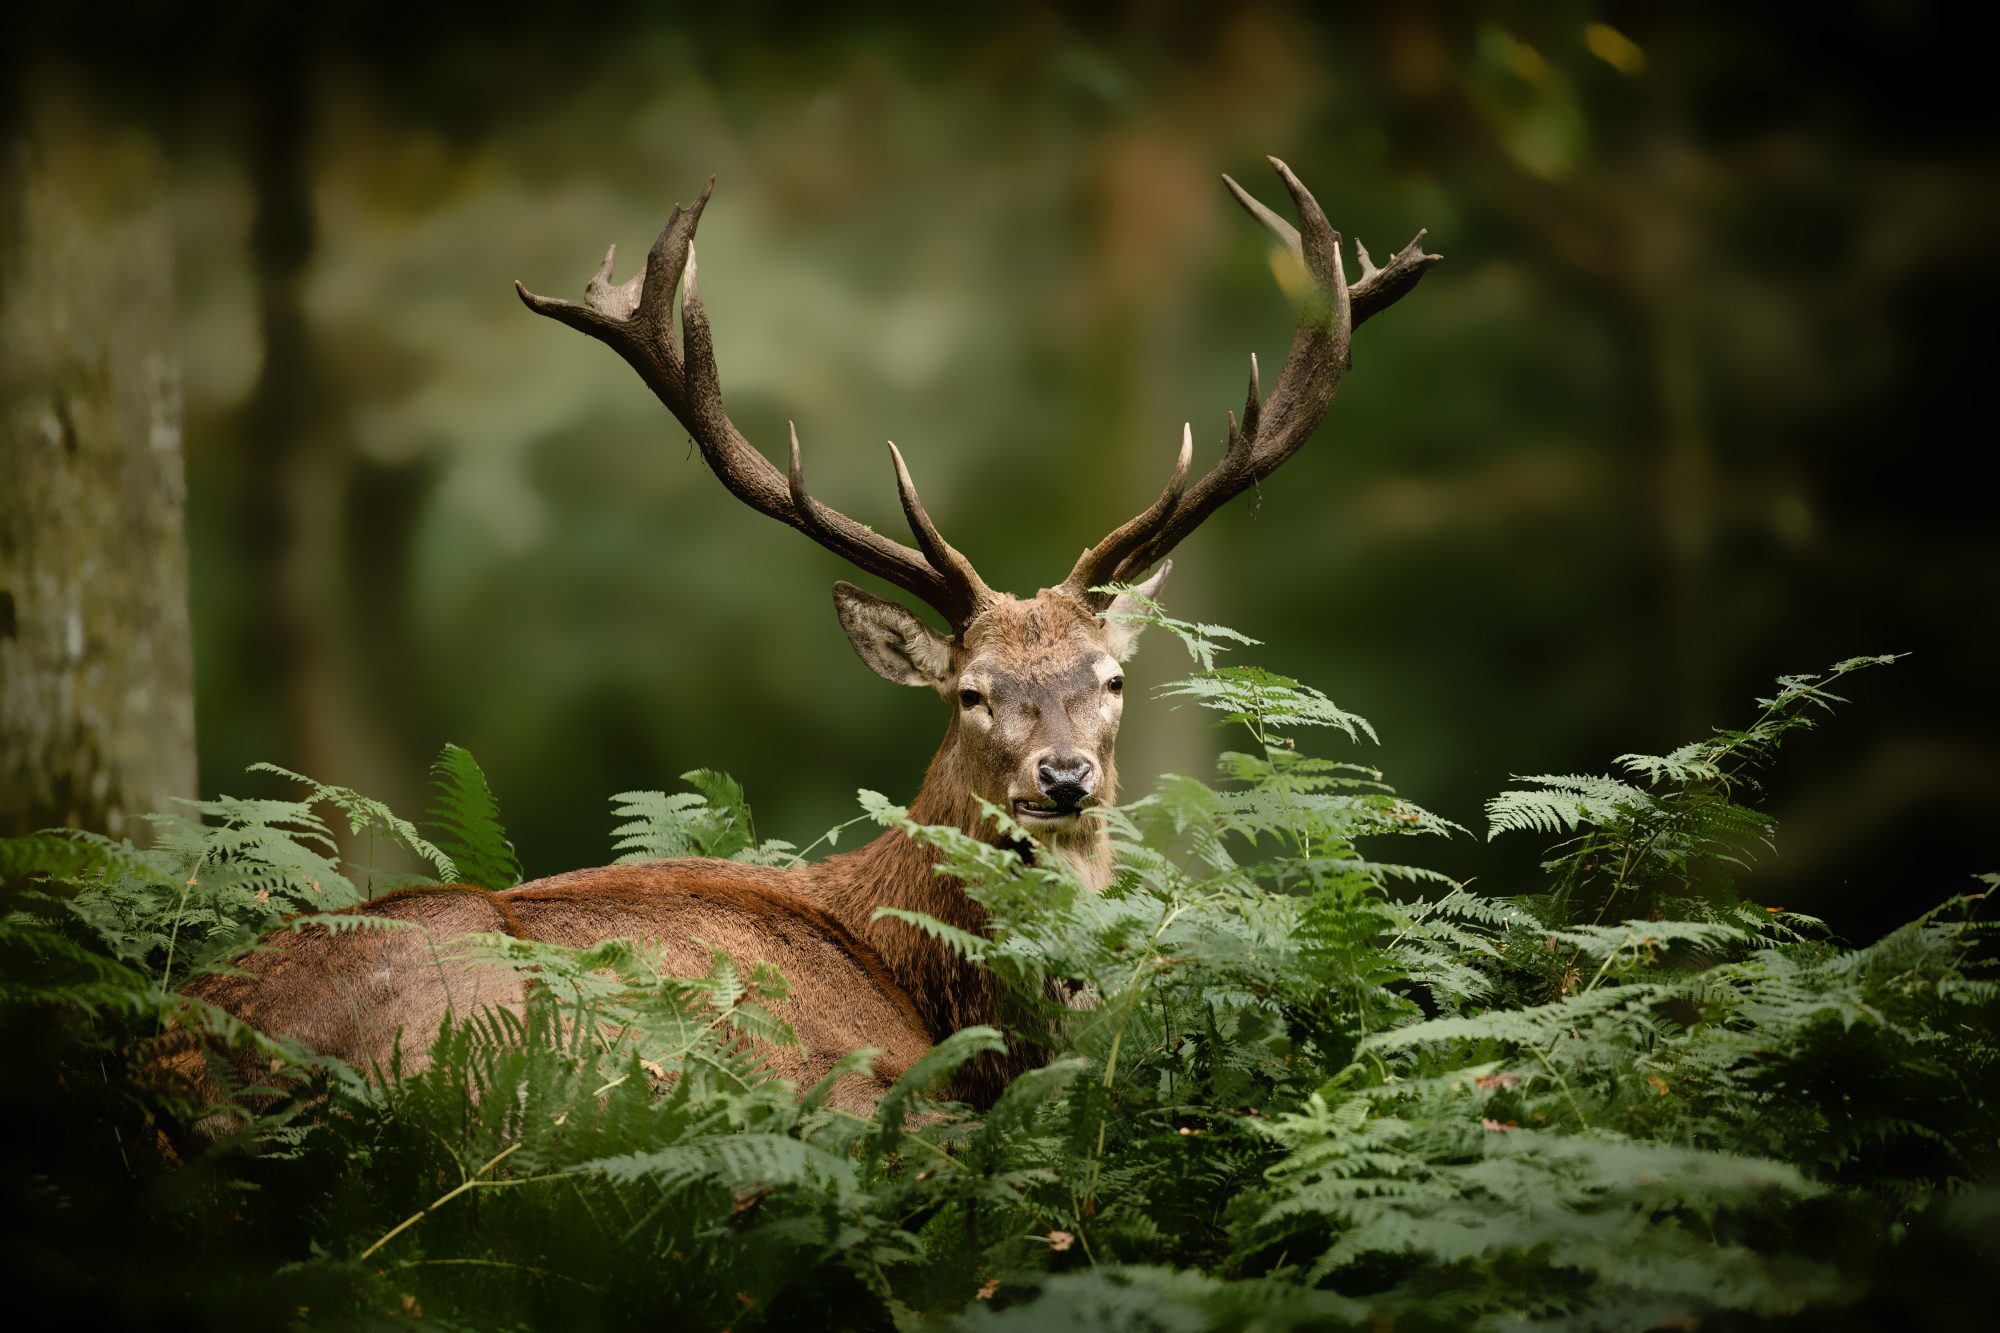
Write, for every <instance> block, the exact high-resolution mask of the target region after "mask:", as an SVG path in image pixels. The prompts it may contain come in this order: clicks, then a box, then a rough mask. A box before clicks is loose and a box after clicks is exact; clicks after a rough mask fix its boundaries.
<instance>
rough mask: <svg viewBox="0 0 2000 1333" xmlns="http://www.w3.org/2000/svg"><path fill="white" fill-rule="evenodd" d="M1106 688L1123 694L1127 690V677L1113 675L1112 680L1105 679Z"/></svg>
mask: <svg viewBox="0 0 2000 1333" xmlns="http://www.w3.org/2000/svg"><path fill="white" fill-rule="evenodd" d="M1104 688H1105V689H1107V690H1110V691H1111V692H1112V693H1113V694H1122V693H1124V691H1125V677H1123V676H1113V677H1112V678H1111V679H1110V680H1107V681H1105V682H1104Z"/></svg>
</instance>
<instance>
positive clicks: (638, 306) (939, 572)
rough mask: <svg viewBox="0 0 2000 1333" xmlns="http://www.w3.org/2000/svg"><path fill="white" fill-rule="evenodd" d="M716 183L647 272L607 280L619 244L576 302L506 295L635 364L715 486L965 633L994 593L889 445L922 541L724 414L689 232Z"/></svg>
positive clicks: (665, 235)
mask: <svg viewBox="0 0 2000 1333" xmlns="http://www.w3.org/2000/svg"><path fill="white" fill-rule="evenodd" d="M714 188H715V180H714V178H713V177H711V178H710V179H709V182H708V184H707V185H706V186H704V187H703V188H702V192H701V197H700V198H698V199H696V200H695V201H694V204H693V206H691V207H689V208H686V209H683V208H680V207H679V206H678V205H677V206H676V207H675V208H674V211H673V213H672V215H671V216H669V217H668V219H667V225H666V226H665V227H664V228H663V229H662V230H661V232H660V236H659V239H658V240H656V241H654V242H653V248H652V251H651V253H649V254H648V255H647V256H646V267H645V269H644V271H643V272H641V273H636V274H634V275H633V276H631V277H630V278H627V279H626V280H625V281H624V282H622V283H616V284H614V283H613V282H612V281H611V266H612V263H613V261H614V260H615V259H616V258H617V255H618V247H617V246H615V245H614V246H612V247H611V248H610V249H608V250H606V251H605V252H604V262H603V263H602V264H601V265H599V266H598V269H597V274H596V276H594V277H593V278H591V280H590V282H589V284H588V285H587V286H586V287H585V288H584V299H583V303H582V304H580V305H579V304H578V303H576V302H574V301H563V300H557V299H555V298H552V297H547V296H537V295H535V294H534V293H533V292H531V291H529V290H528V289H527V288H526V287H524V286H522V285H521V284H520V283H518V282H517V283H515V284H514V290H515V291H516V292H518V293H519V294H520V297H521V300H522V302H523V303H524V304H525V305H526V306H527V307H528V309H530V310H532V311H534V312H535V313H536V314H538V315H546V316H548V317H549V318H550V319H553V320H556V321H558V322H559V323H563V324H567V325H568V326H569V327H571V328H573V329H575V330H577V331H578V332H579V333H584V334H588V335H589V336H590V337H592V338H595V339H597V340H598V341H599V342H601V343H604V344H605V345H607V346H609V347H610V348H611V349H612V350H614V351H616V352H617V353H618V354H619V355H620V356H622V357H624V358H625V360H626V362H627V363H628V364H629V365H630V366H631V367H632V368H633V369H634V370H636V371H638V372H639V377H640V378H641V379H643V380H644V381H645V382H646V384H647V386H648V387H650V388H651V389H652V391H653V393H654V394H655V395H656V396H657V397H658V398H659V400H660V401H661V402H662V403H664V404H666V407H667V410H668V411H669V412H672V413H673V414H674V417H675V419H677V420H678V421H679V422H680V423H681V425H682V426H684V427H686V428H687V431H688V433H689V434H690V435H692V436H693V437H694V442H695V444H696V446H697V447H699V448H700V450H701V456H702V459H703V460H704V461H705V462H706V463H707V464H708V466H709V470H710V471H712V472H714V473H715V475H716V477H717V478H719V479H720V480H721V482H722V484H723V485H724V486H725V487H727V488H728V489H729V493H730V494H731V495H734V496H735V497H736V498H737V499H739V500H741V501H743V503H745V504H747V505H749V506H750V507H751V508H752V509H755V510H757V511H758V512H759V513H762V514H768V515H770V516H771V517H772V518H775V519H777V520H778V521H779V522H781V523H784V524H787V525H788V526H790V527H794V528H797V529H798V530H799V531H800V532H803V533H804V534H805V535H806V536H808V537H810V538H812V539H813V540H814V541H816V542H818V543H819V544H820V545H821V546H823V547H825V548H826V549H827V550H829V551H832V552H833V553H834V554H835V555H838V556H840V557H841V558H843V559H845V560H847V561H848V562H849V563H851V564H853V565H855V566H856V567H858V568H860V569H863V570H865V571H867V572H868V573H870V574H875V575H877V576H879V577H881V578H884V579H886V580H888V581H889V582H890V583H893V584H895V585H896V586H897V587H899V588H902V589H904V590H905V591H907V592H909V593H912V594H914V595H915V596H918V597H921V598H923V599H924V601H926V602H928V603H930V604H931V605H932V606H934V607H936V608H937V609H938V611H939V612H940V613H941V614H943V615H944V617H945V618H946V619H947V620H948V621H950V622H951V624H952V626H953V628H954V629H962V628H963V627H964V625H965V624H966V622H967V621H969V620H970V619H971V618H972V617H973V615H975V614H976V613H977V612H978V610H979V608H980V607H981V606H983V605H984V604H985V603H987V602H988V601H990V600H991V599H992V598H993V596H994V594H993V591H992V590H991V589H990V588H988V587H987V586H986V584H985V582H984V581H983V580H982V579H981V578H980V577H979V574H978V572H977V571H975V570H974V569H973V567H972V564H971V562H970V561H968V560H967V559H966V558H965V557H964V556H963V555H960V554H959V553H958V552H957V551H956V550H954V549H953V548H952V547H951V546H950V545H949V544H948V543H947V542H946V541H945V540H944V538H942V537H941V536H939V535H938V531H937V528H936V526H935V525H933V524H932V523H931V520H930V517H929V515H928V514H926V513H925V512H924V506H923V502H922V500H920V499H919V498H918V497H917V488H916V486H915V485H914V484H913V483H912V482H911V480H910V473H909V469H908V468H907V467H905V466H904V464H903V457H902V455H901V454H900V453H898V452H897V450H896V446H895V445H893V444H891V445H890V446H889V453H890V457H891V460H892V462H893V464H894V466H895V471H896V485H897V489H898V491H899V493H900V494H901V497H902V502H903V512H904V515H905V516H906V517H907V518H908V519H909V523H910V529H911V531H912V532H913V533H914V534H915V535H916V538H917V543H918V548H919V549H915V550H913V549H911V548H910V547H908V546H905V545H903V544H902V543H901V542H898V541H893V540H891V539H890V538H888V537H884V536H883V535H882V534H880V533H878V532H876V531H875V530H874V529H872V528H870V527H868V526H867V525H865V524H862V523H857V522H855V521H854V520H853V519H851V518H849V517H848V516H847V515H845V514H843V513H841V512H840V511H839V510H837V509H833V508H830V507H828V506H826V505H823V504H821V503H820V502H819V501H818V500H815V499H813V498H812V496H810V495H809V494H807V493H806V486H805V472H804V469H803V468H802V467H801V465H800V462H799V435H798V430H797V428H796V427H794V428H793V429H792V432H791V450H792V452H791V467H790V470H789V473H780V472H779V471H778V469H777V468H776V467H774V466H773V465H772V464H771V462H770V460H769V459H767V458H765V457H764V455H763V454H762V453H760V452H759V451H758V450H757V448H756V447H755V446H754V445H752V444H751V443H750V442H749V441H748V440H747V439H745V438H744V436H743V432H741V431H740V430H738V429H737V428H736V424H735V423H734V422H732V421H731V420H730V419H729V415H728V413H727V412H726V411H724V410H723V405H722V383H721V378H720V375H719V373H718V371H717V368H716V362H715V343H714V339H713V337H712V336H711V334H710V332H709V327H708V314H707V312H706V310H704V308H703V306H702V302H701V289H700V285H699V283H698V281H697V274H696V259H695V250H694V232H695V227H696V225H697V224H698V223H699V222H700V221H701V213H702V209H704V208H706V207H707V206H708V196H709V193H710V191H712V190H714ZM677 290H678V291H679V292H680V293H681V345H680V346H676V345H675V342H674V327H673V326H674V320H673V309H674V294H675V292H676V291H677Z"/></svg>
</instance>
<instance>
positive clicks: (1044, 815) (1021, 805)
mask: <svg viewBox="0 0 2000 1333" xmlns="http://www.w3.org/2000/svg"><path fill="white" fill-rule="evenodd" d="M1082 813H1083V805H1082V803H1081V802H1079V803H1078V804H1076V805H1057V804H1056V803H1055V802H1054V801H1049V800H1041V801H1030V800H1026V799H1022V800H1017V801H1015V802H1014V820H1015V822H1016V823H1019V824H1061V823H1066V822H1068V821H1069V820H1072V819H1075V818H1076V817H1077V816H1078V815H1080V814H1082Z"/></svg>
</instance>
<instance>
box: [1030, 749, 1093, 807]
mask: <svg viewBox="0 0 2000 1333" xmlns="http://www.w3.org/2000/svg"><path fill="white" fill-rule="evenodd" d="M1035 772H1036V775H1037V776H1038V777H1040V778H1041V780H1042V795H1044V796H1046V797H1048V798H1049V800H1051V801H1053V802H1054V803H1055V805H1056V808H1057V809H1059V810H1074V809H1076V807H1077V806H1079V805H1081V804H1082V803H1083V799H1084V797H1086V796H1088V795H1090V794H1091V793H1092V792H1094V791H1096V790H1097V765H1096V764H1093V763H1092V762H1090V757H1089V756H1088V755H1082V754H1078V753H1076V752H1075V751H1071V752H1069V753H1067V754H1063V753H1060V752H1058V753H1055V754H1051V755H1049V756H1048V757H1047V758H1045V759H1043V760H1042V761H1041V762H1040V763H1039V764H1037V765H1036V766H1035Z"/></svg>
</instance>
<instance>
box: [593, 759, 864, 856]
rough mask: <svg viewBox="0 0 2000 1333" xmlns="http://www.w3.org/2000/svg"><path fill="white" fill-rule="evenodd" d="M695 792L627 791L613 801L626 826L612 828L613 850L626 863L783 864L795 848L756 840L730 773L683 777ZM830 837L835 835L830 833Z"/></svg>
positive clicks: (703, 772) (747, 810)
mask: <svg viewBox="0 0 2000 1333" xmlns="http://www.w3.org/2000/svg"><path fill="white" fill-rule="evenodd" d="M681 781H683V782H685V783H687V784H689V785H690V786H692V787H694V788H695V790H694V791H691V792H674V793H673V794H671V795H669V794H668V793H666V792H657V791H628V792H620V793H619V794H618V795H616V796H614V797H612V798H611V808H612V813H613V814H614V815H616V816H617V817H618V818H619V819H620V820H623V821H624V822H623V823H621V824H619V825H618V826H617V827H616V828H614V829H612V831H611V836H612V838H613V839H614V841H613V843H612V849H613V850H614V851H618V852H622V853H623V855H621V856H620V857H619V858H618V860H619V862H620V863H621V864H622V863H627V862H637V861H666V860H671V859H673V858H674V857H678V856H713V857H720V858H724V859H728V860H736V861H749V862H752V863H754V864H758V865H778V864H782V863H784V862H786V861H788V860H791V859H793V858H792V857H791V855H790V854H791V851H792V845H791V844H790V843H787V842H780V841H778V840H776V839H771V840H767V841H764V842H761V843H760V842H758V841H757V834H756V828H755V826H754V824H753V823H752V822H751V818H750V806H749V802H748V801H747V800H745V798H744V795H743V788H742V787H741V786H740V785H739V784H738V783H737V782H736V780H735V779H734V778H731V777H730V776H729V775H727V774H726V773H717V772H715V771H714V770H713V769H706V768H698V769H696V770H694V771H693V772H691V773H683V774H681ZM828 836H829V839H831V838H832V837H834V836H837V833H836V834H829V835H828Z"/></svg>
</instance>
